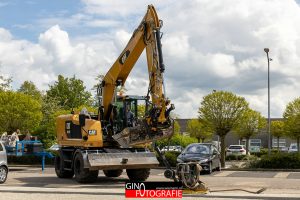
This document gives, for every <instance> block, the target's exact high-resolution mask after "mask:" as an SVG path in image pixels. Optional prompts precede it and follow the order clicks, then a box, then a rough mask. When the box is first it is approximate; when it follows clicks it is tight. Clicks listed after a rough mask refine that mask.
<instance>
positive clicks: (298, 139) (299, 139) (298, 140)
mask: <svg viewBox="0 0 300 200" xmlns="http://www.w3.org/2000/svg"><path fill="white" fill-rule="evenodd" d="M299 143H300V138H299V137H297V150H298V154H300V147H299Z"/></svg>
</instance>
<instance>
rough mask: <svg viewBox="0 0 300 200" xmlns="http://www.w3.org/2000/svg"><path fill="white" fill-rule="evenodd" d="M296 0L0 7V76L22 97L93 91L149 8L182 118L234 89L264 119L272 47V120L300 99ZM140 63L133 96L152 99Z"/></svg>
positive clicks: (17, 1)
mask: <svg viewBox="0 0 300 200" xmlns="http://www.w3.org/2000/svg"><path fill="white" fill-rule="evenodd" d="M298 3H299V2H297V1H295V0H285V1H283V0H243V1H241V0H214V1H211V0H184V1H180V0H164V1H154V0H152V1H148V0H144V1H143V0H127V1H124V0H110V1H107V0H81V1H80V0H76V1H75V0H64V1H61V0H52V1H47V0H22V1H21V0H0V64H1V67H0V73H1V74H2V75H5V76H7V77H9V76H10V77H12V78H13V84H12V87H13V88H14V89H17V88H18V87H20V84H22V82H24V81H25V80H30V81H33V82H34V83H35V84H36V85H37V87H38V88H39V89H41V90H46V89H47V88H48V85H49V84H52V83H53V82H54V81H55V80H56V78H57V75H58V74H62V75H64V76H73V75H76V77H78V78H80V79H82V80H84V82H85V85H86V87H87V88H88V89H90V88H92V86H93V85H94V84H95V83H96V81H95V77H96V76H97V75H98V74H105V73H106V71H107V70H108V69H109V67H110V66H111V64H112V63H113V62H114V61H115V59H116V58H117V57H118V56H119V54H120V53H121V51H122V50H123V48H124V47H125V45H126V43H127V41H128V40H129V38H130V36H131V34H132V32H133V30H134V29H135V28H136V27H137V25H138V24H139V23H140V20H141V19H142V17H143V16H144V14H145V11H146V8H147V5H148V4H154V6H155V7H156V9H157V12H158V15H159V18H160V19H162V20H163V21H164V26H163V28H162V31H163V32H164V35H163V39H162V43H163V54H164V60H165V65H166V72H165V79H166V80H165V81H166V85H167V95H168V96H169V97H170V99H171V100H172V101H173V103H175V106H176V110H175V113H176V114H178V115H179V116H180V117H181V118H191V117H196V116H197V109H198V107H199V105H200V102H201V99H202V97H203V96H204V95H207V94H209V93H210V92H212V90H227V91H232V92H234V93H236V94H238V95H241V96H244V97H245V98H246V99H247V100H248V101H249V102H250V106H251V107H252V108H253V109H256V110H258V111H260V112H261V113H262V114H263V115H264V116H266V114H267V58H266V54H265V52H264V51H263V49H264V48H265V47H268V48H270V57H271V58H272V59H273V60H272V62H271V116H272V117H280V116H282V112H283V111H284V108H285V105H286V103H288V102H289V101H292V100H293V99H294V98H296V97H298V96H300V40H299V37H300V7H299V4H298ZM145 60H146V59H145V56H142V57H141V58H140V60H139V61H138V63H137V64H136V67H135V68H134V70H133V72H132V73H131V74H130V76H129V79H128V81H127V83H126V88H127V89H128V91H127V94H146V91H147V85H148V83H147V82H148V80H147V76H148V75H147V67H146V61H145Z"/></svg>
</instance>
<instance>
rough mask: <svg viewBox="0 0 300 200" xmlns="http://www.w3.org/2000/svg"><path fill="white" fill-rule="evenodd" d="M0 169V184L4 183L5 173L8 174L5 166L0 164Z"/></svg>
mask: <svg viewBox="0 0 300 200" xmlns="http://www.w3.org/2000/svg"><path fill="white" fill-rule="evenodd" d="M0 170H1V174H0V175H2V177H0V178H1V179H0V184H2V183H5V181H6V179H7V175H8V169H7V167H5V166H0Z"/></svg>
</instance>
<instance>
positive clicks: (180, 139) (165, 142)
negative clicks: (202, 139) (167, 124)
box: [156, 133, 197, 148]
mask: <svg viewBox="0 0 300 200" xmlns="http://www.w3.org/2000/svg"><path fill="white" fill-rule="evenodd" d="M196 142H197V139H196V138H193V137H190V136H187V135H182V134H179V133H175V134H174V135H173V136H172V137H171V138H170V139H167V138H165V139H162V140H158V141H156V144H157V145H158V146H159V147H160V148H162V147H164V146H169V145H170V146H173V145H180V146H182V147H186V146H187V145H189V144H191V143H196Z"/></svg>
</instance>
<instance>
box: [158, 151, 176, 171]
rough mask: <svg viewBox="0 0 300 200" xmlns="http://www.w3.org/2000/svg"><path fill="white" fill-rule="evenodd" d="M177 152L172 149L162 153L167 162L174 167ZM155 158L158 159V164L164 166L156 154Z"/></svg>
mask: <svg viewBox="0 0 300 200" xmlns="http://www.w3.org/2000/svg"><path fill="white" fill-rule="evenodd" d="M179 154H180V153H179V152H173V151H168V152H166V153H165V154H164V155H165V157H166V160H167V161H168V162H169V164H170V165H171V166H172V167H176V163H177V157H178V156H179ZM157 160H158V161H159V165H160V166H165V165H164V163H163V161H162V160H161V159H160V158H159V157H158V156H157Z"/></svg>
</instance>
